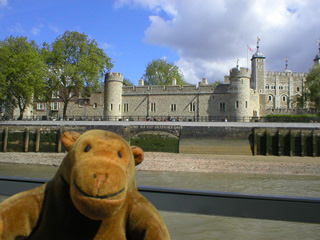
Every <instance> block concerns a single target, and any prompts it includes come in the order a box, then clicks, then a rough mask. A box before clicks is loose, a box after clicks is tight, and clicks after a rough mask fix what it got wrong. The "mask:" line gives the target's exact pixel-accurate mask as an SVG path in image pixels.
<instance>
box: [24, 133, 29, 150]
mask: <svg viewBox="0 0 320 240" xmlns="http://www.w3.org/2000/svg"><path fill="white" fill-rule="evenodd" d="M24 134H25V137H24V151H25V152H28V149H29V128H26V129H25V130H24Z"/></svg>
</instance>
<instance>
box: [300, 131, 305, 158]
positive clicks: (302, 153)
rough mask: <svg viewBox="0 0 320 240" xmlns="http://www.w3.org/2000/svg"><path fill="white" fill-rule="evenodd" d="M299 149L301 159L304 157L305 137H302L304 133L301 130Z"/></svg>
mask: <svg viewBox="0 0 320 240" xmlns="http://www.w3.org/2000/svg"><path fill="white" fill-rule="evenodd" d="M300 139H301V140H300V141H301V142H300V149H301V157H304V154H305V151H304V147H305V143H304V142H305V137H304V133H303V130H301V131H300Z"/></svg>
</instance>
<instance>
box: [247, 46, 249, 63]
mask: <svg viewBox="0 0 320 240" xmlns="http://www.w3.org/2000/svg"><path fill="white" fill-rule="evenodd" d="M248 51H249V48H248V45H247V68H248V69H249V57H248V56H249V53H248Z"/></svg>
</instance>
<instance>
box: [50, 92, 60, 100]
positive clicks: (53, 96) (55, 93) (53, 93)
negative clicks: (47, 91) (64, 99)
mask: <svg viewBox="0 0 320 240" xmlns="http://www.w3.org/2000/svg"><path fill="white" fill-rule="evenodd" d="M59 94H60V93H59V91H53V92H52V98H53V99H57V98H59Z"/></svg>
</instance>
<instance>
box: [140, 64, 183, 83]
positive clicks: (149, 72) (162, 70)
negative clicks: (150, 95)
mask: <svg viewBox="0 0 320 240" xmlns="http://www.w3.org/2000/svg"><path fill="white" fill-rule="evenodd" d="M143 78H144V79H145V85H171V84H172V79H173V78H175V79H176V80H177V85H183V84H186V82H185V81H184V77H183V73H182V72H181V70H180V69H179V68H178V67H177V66H176V65H174V64H173V63H168V62H167V61H166V60H165V59H156V60H153V61H151V62H149V63H148V65H147V68H146V71H145V73H144V75H143Z"/></svg>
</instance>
